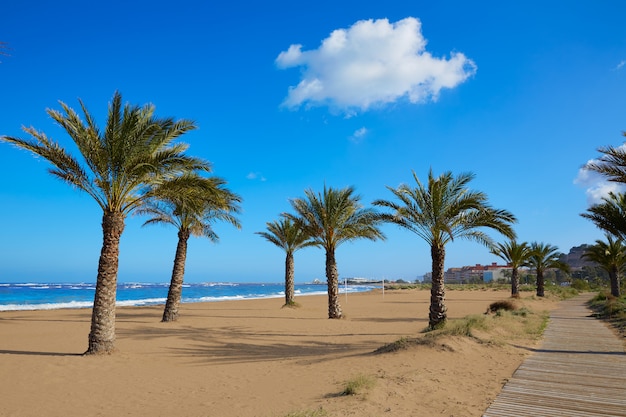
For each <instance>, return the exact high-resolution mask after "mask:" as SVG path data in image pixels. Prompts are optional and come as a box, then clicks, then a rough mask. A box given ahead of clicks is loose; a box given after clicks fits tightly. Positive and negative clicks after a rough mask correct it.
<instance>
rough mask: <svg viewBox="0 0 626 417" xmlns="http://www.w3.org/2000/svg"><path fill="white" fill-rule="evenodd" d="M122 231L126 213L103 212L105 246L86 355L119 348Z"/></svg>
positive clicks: (99, 267) (102, 253) (101, 258)
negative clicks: (117, 302) (117, 315)
mask: <svg viewBox="0 0 626 417" xmlns="http://www.w3.org/2000/svg"><path fill="white" fill-rule="evenodd" d="M122 232H124V215H123V214H122V213H120V212H110V211H105V212H104V214H103V215H102V250H101V251H100V260H99V262H98V277H97V279H96V294H95V296H94V301H93V310H92V312H91V331H90V333H89V347H88V348H87V351H86V352H85V354H86V355H92V354H106V353H111V352H113V351H114V350H115V297H116V291H117V270H118V264H119V254H120V238H121V236H122Z"/></svg>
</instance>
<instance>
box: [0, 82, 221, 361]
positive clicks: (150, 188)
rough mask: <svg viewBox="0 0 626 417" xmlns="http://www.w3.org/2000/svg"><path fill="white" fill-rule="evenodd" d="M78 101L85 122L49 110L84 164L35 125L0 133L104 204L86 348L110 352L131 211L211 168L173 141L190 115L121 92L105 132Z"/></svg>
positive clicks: (186, 125) (188, 128)
mask: <svg viewBox="0 0 626 417" xmlns="http://www.w3.org/2000/svg"><path fill="white" fill-rule="evenodd" d="M79 102H80V106H81V109H82V112H83V115H84V119H85V120H84V121H83V120H82V119H81V117H80V116H79V115H78V113H76V112H75V111H74V110H73V109H71V108H70V107H68V106H67V105H66V104H64V103H62V102H61V103H60V105H61V107H62V109H63V111H57V110H50V109H49V110H47V112H48V114H49V115H50V117H51V118H52V119H53V120H54V121H55V122H57V123H58V124H59V125H60V126H61V127H63V129H64V130H65V131H66V132H67V133H68V135H69V136H70V138H71V139H72V140H73V141H74V143H75V144H76V146H77V147H78V150H79V152H80V154H81V156H82V158H83V160H84V163H81V162H80V161H79V159H77V158H75V157H73V156H72V155H70V154H69V153H68V152H67V151H66V150H65V149H64V148H63V147H62V146H61V145H59V144H58V143H57V142H55V141H53V140H51V139H49V138H48V137H47V136H46V135H45V134H44V133H43V132H39V131H37V130H35V129H34V128H32V127H30V128H25V129H24V130H25V131H26V132H27V133H29V134H30V136H31V138H30V139H21V138H17V137H8V136H4V137H0V140H3V141H5V142H8V143H10V144H13V145H15V146H17V147H19V148H21V149H26V150H28V151H30V152H32V153H33V154H35V155H38V156H41V157H43V158H45V159H46V160H47V161H48V162H50V163H51V164H52V166H53V167H52V168H51V169H50V170H49V172H50V173H51V174H52V175H54V176H56V177H57V178H59V179H61V180H62V181H64V182H66V183H67V184H69V185H70V186H72V187H75V188H77V189H79V190H82V191H84V192H86V193H87V194H89V195H90V196H91V197H92V198H93V199H94V200H95V201H96V202H97V203H98V205H99V206H100V207H101V208H102V211H103V216H102V233H103V244H102V250H101V253H100V260H99V264H98V276H97V279H96V292H95V296H94V307H93V310H92V319H91V332H90V334H89V348H88V349H87V352H86V353H110V352H112V351H113V350H114V343H115V297H116V288H117V272H118V260H119V241H120V237H121V235H122V232H123V231H124V221H125V218H126V216H127V215H128V214H129V213H131V212H132V211H133V210H135V209H136V208H137V207H139V206H140V205H142V204H143V202H144V201H146V200H147V199H149V198H151V197H152V196H153V194H154V190H155V188H156V187H157V186H158V185H160V184H163V183H164V182H166V181H168V180H171V179H173V178H175V177H176V176H178V175H180V174H182V173H184V172H189V171H210V165H209V164H208V163H207V162H205V161H202V160H200V159H197V158H192V157H189V156H187V155H185V153H184V152H185V150H186V149H187V145H185V144H183V143H174V141H175V140H176V139H177V138H179V137H180V136H181V135H183V134H185V133H187V132H189V131H191V130H193V129H195V124H194V123H193V122H192V121H190V120H178V121H176V120H173V119H171V118H157V117H155V116H154V106H152V105H145V106H143V107H139V106H131V105H129V104H125V105H122V97H121V95H120V94H119V93H118V92H116V93H115V94H114V96H113V100H112V101H111V103H110V104H109V110H108V116H107V122H106V127H105V129H104V131H101V130H100V129H99V128H98V127H97V125H96V123H95V120H94V118H93V116H92V115H91V114H90V113H89V112H88V111H87V108H86V106H85V105H84V103H83V102H82V101H79Z"/></svg>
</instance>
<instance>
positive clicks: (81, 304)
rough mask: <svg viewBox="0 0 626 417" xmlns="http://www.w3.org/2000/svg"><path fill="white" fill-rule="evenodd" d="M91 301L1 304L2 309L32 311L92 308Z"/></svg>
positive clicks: (0, 308)
mask: <svg viewBox="0 0 626 417" xmlns="http://www.w3.org/2000/svg"><path fill="white" fill-rule="evenodd" d="M92 306H93V302H91V301H70V302H67V303H48V304H4V305H0V311H32V310H59V309H63V308H91V307H92Z"/></svg>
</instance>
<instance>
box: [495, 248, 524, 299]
mask: <svg viewBox="0 0 626 417" xmlns="http://www.w3.org/2000/svg"><path fill="white" fill-rule="evenodd" d="M491 253H493V254H494V255H496V256H499V257H500V258H502V259H503V260H504V261H505V262H506V263H507V264H508V265H510V266H511V297H513V298H519V273H518V269H519V268H520V267H522V266H525V265H526V264H527V262H528V259H529V258H530V247H529V246H528V243H526V242H522V243H517V242H516V241H515V240H511V241H509V242H506V243H497V244H496V245H495V246H494V247H493V248H492V249H491Z"/></svg>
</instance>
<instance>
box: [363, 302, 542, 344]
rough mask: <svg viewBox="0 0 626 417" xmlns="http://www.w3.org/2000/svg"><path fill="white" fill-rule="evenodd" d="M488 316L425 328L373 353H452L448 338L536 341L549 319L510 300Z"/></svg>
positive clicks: (492, 307)
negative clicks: (412, 350) (428, 350)
mask: <svg viewBox="0 0 626 417" xmlns="http://www.w3.org/2000/svg"><path fill="white" fill-rule="evenodd" d="M487 313H492V314H487ZM487 313H485V314H475V315H470V316H467V317H464V318H462V319H454V320H448V321H447V322H446V324H445V326H443V327H442V328H439V329H436V330H429V329H425V330H424V331H423V332H422V335H421V336H418V337H402V338H400V339H398V340H396V341H395V342H392V343H389V344H387V345H384V346H381V347H380V348H378V349H376V350H375V351H374V353H376V354H382V353H389V352H397V351H400V350H405V349H409V348H411V347H414V346H424V347H428V348H435V349H439V350H451V348H450V347H449V346H447V344H446V343H445V341H444V340H443V339H444V338H445V337H466V338H470V339H473V340H475V341H477V342H479V343H491V344H497V345H502V344H506V343H508V342H510V341H512V340H519V339H530V340H536V339H538V338H539V337H540V336H541V335H542V334H543V331H544V330H545V328H546V326H547V324H548V318H549V313H548V312H541V313H535V312H533V311H531V310H529V309H528V308H526V307H522V308H518V307H517V306H516V304H515V303H514V302H512V301H509V300H504V301H498V302H495V303H492V304H491V305H490V306H489V308H488V309H487Z"/></svg>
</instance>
